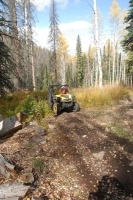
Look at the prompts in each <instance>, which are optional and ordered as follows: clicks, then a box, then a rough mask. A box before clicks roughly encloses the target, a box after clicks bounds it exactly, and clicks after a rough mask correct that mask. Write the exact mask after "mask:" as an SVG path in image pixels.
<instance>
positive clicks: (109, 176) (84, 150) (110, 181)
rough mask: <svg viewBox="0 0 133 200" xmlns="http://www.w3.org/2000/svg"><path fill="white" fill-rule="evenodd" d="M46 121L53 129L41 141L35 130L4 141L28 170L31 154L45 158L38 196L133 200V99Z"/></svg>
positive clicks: (52, 199)
mask: <svg viewBox="0 0 133 200" xmlns="http://www.w3.org/2000/svg"><path fill="white" fill-rule="evenodd" d="M44 120H45V122H46V123H47V124H48V127H49V128H48V131H47V134H46V135H45V136H41V139H40V137H39V136H38V135H36V134H34V133H33V131H29V132H26V133H23V134H20V135H16V134H15V135H14V136H13V137H12V138H10V139H8V140H6V141H4V142H3V143H2V144H0V148H1V151H3V152H4V151H5V147H6V148H7V145H8V146H9V148H10V153H11V155H12V156H11V157H10V158H12V160H13V159H15V160H16V162H17V163H19V164H21V166H25V167H26V168H27V167H31V168H32V167H33V166H32V163H31V157H32V158H38V157H39V158H41V159H43V162H44V163H45V164H46V165H43V168H42V169H40V170H38V169H35V172H36V174H37V177H38V178H37V183H36V186H37V187H35V189H34V191H33V194H34V195H38V196H39V195H42V194H43V199H45V200H46V199H49V200H93V199H94V200H103V199H111V200H131V199H133V154H132V153H133V100H132V99H128V100H124V101H121V102H119V103H118V104H117V105H114V106H112V107H110V108H107V109H104V110H90V109H85V110H84V109H81V111H80V112H78V113H62V114H61V115H60V116H58V117H56V118H50V119H44ZM116 132H117V133H118V134H119V135H120V136H121V137H118V136H116V135H115V134H114V133H116ZM123 135H124V137H127V138H129V137H130V140H131V139H132V141H129V139H123V137H122V136H123ZM22 141H23V145H22ZM13 143H14V146H12V145H13ZM2 180H3V179H2V178H0V181H1V182H2Z"/></svg>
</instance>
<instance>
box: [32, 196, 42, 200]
mask: <svg viewBox="0 0 133 200" xmlns="http://www.w3.org/2000/svg"><path fill="white" fill-rule="evenodd" d="M31 200H43V198H41V197H37V196H33V197H32V199H31Z"/></svg>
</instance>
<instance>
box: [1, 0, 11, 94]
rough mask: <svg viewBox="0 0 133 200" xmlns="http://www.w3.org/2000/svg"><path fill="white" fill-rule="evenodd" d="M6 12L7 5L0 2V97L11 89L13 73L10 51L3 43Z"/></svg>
mask: <svg viewBox="0 0 133 200" xmlns="http://www.w3.org/2000/svg"><path fill="white" fill-rule="evenodd" d="M8 11H9V10H8V7H7V4H5V3H4V1H0V95H2V94H3V93H4V92H5V90H7V89H8V90H11V89H13V85H12V83H11V80H10V75H11V73H15V67H14V61H13V59H12V55H11V51H10V49H9V48H8V46H7V45H6V43H5V41H4V38H5V37H9V35H8V31H7V29H8V28H9V21H8V20H7V15H6V14H9V12H8Z"/></svg>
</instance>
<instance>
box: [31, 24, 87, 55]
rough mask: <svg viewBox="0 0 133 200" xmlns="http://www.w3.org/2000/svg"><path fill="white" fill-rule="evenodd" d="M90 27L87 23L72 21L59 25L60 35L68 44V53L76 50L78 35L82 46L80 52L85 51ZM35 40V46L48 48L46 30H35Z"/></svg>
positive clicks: (47, 31)
mask: <svg viewBox="0 0 133 200" xmlns="http://www.w3.org/2000/svg"><path fill="white" fill-rule="evenodd" d="M90 27H91V25H90V23H89V22H88V21H73V22H70V23H62V24H60V30H61V32H62V34H63V35H64V36H65V37H66V39H67V41H68V43H69V52H70V53H74V52H75V49H76V42H77V36H78V34H79V36H80V39H81V44H82V51H87V50H88V47H89V44H90V43H91V40H90V35H89V28H90ZM35 32H36V34H35V36H34V37H35V39H36V40H37V44H38V45H40V46H41V47H46V48H48V47H49V46H48V34H49V29H48V28H39V27H37V28H36V29H35Z"/></svg>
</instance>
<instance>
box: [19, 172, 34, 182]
mask: <svg viewBox="0 0 133 200" xmlns="http://www.w3.org/2000/svg"><path fill="white" fill-rule="evenodd" d="M18 181H19V182H21V183H33V182H34V176H33V173H25V174H22V175H20V176H19V178H18Z"/></svg>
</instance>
